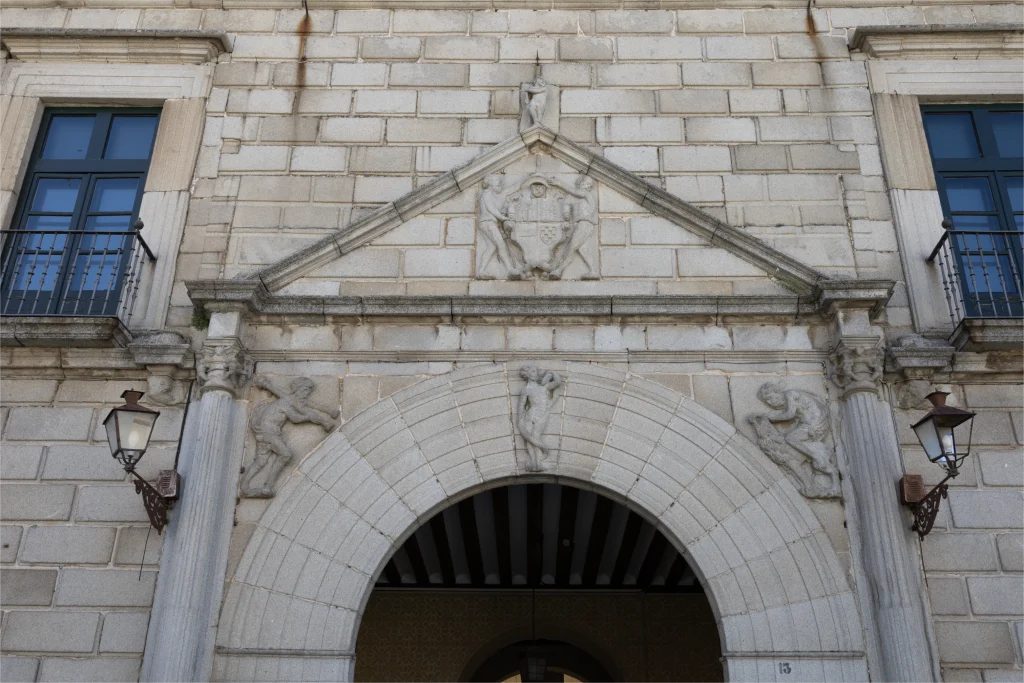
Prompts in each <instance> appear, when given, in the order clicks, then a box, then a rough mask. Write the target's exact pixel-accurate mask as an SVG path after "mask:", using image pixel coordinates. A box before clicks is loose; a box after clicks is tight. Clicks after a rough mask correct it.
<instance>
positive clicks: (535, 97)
mask: <svg viewBox="0 0 1024 683" xmlns="http://www.w3.org/2000/svg"><path fill="white" fill-rule="evenodd" d="M547 105H548V84H547V81H545V80H544V79H543V78H542V77H541V76H537V78H535V79H534V81H533V83H527V84H526V85H525V87H524V88H523V108H524V109H525V110H526V114H527V117H528V121H529V125H531V126H535V125H537V124H538V123H543V122H544V110H545V109H546V108H547Z"/></svg>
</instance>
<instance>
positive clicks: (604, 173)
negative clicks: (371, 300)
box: [243, 125, 829, 295]
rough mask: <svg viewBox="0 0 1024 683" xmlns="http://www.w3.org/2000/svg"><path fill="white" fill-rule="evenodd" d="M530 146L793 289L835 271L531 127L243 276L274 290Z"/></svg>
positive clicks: (806, 287)
mask: <svg viewBox="0 0 1024 683" xmlns="http://www.w3.org/2000/svg"><path fill="white" fill-rule="evenodd" d="M531 153H546V154H550V155H551V156H553V157H554V158H555V159H558V160H559V161H561V162H563V163H565V164H566V165H567V166H570V167H571V168H573V169H575V170H576V171H577V172H578V173H580V174H582V175H585V176H589V177H591V178H593V179H594V180H595V181H596V182H598V183H599V184H603V185H605V186H607V187H608V188H610V189H612V190H614V191H615V192H618V193H619V194H621V195H623V196H624V197H626V198H628V199H630V200H631V201H633V202H635V203H636V204H638V205H640V206H642V207H644V208H645V209H647V210H648V211H650V212H651V213H652V214H654V215H656V216H659V217H661V218H664V219H666V220H668V221H669V222H671V223H674V224H676V225H678V226H680V228H681V229H684V230H688V231H689V232H692V233H694V234H696V235H698V236H700V237H702V238H704V239H706V240H707V241H708V245H709V246H711V247H719V248H722V249H724V250H726V251H728V252H730V253H732V254H733V255H735V256H737V257H739V258H741V259H743V260H745V261H747V262H748V263H751V264H753V265H755V266H757V267H758V268H760V269H761V270H763V271H764V272H765V273H766V275H767V276H768V277H770V278H772V279H773V280H776V281H778V282H779V283H781V284H782V285H783V286H785V287H786V288H787V289H789V290H791V291H793V292H795V293H797V294H804V295H810V294H812V293H813V292H814V291H815V290H816V287H817V285H818V284H819V283H821V282H823V281H825V280H828V279H829V278H828V277H827V276H826V275H824V274H822V273H820V272H819V271H817V270H815V269H814V268H811V267H809V266H807V265H805V264H803V263H801V262H800V261H798V260H796V259H794V258H792V257H790V256H787V255H786V254H783V253H782V252H780V251H778V250H776V249H774V248H772V247H770V246H769V245H768V244H766V243H764V242H762V241H761V240H759V239H757V238H756V237H752V236H750V235H748V234H747V233H745V232H743V231H742V230H739V229H737V228H734V227H732V226H730V225H728V224H726V223H724V222H722V221H720V220H718V219H717V218H715V217H713V216H711V215H709V214H707V213H705V212H704V211H702V210H700V209H699V208H697V207H695V206H693V205H692V204H689V203H687V202H685V201H683V200H682V199H680V198H679V197H677V196H675V195H673V194H671V193H670V192H666V191H665V190H663V189H661V188H660V187H657V186H655V185H652V184H651V183H649V182H647V181H646V180H644V179H643V178H641V177H639V176H637V175H636V174H634V173H631V172H629V171H627V170H626V169H624V168H622V167H621V166H618V165H617V164H614V163H612V162H610V161H608V160H607V159H605V158H604V157H601V156H598V155H596V154H594V153H593V152H591V151H589V150H587V149H586V148H584V147H582V146H580V145H577V144H576V143H574V142H571V141H569V140H567V139H566V138H564V137H562V136H560V135H557V134H556V133H554V132H553V131H551V130H549V129H548V128H545V127H544V126H540V125H537V126H533V127H532V128H528V129H527V130H525V131H523V132H522V133H520V134H519V135H516V136H514V137H512V138H510V139H508V140H506V141H504V142H502V143H500V144H498V145H495V146H494V147H492V148H490V149H488V150H487V151H486V152H483V153H482V154H480V155H478V156H476V157H475V158H473V159H472V160H470V161H469V162H468V163H466V164H464V165H462V166H459V167H457V168H455V169H453V170H451V171H448V172H447V173H444V174H442V175H440V176H438V177H437V178H435V179H434V180H432V181H431V182H429V183H427V184H426V185H424V186H422V187H420V188H417V189H415V190H413V191H411V192H409V193H408V194H406V195H405V196H403V197H401V198H400V199H397V200H395V201H394V202H391V203H389V204H385V205H383V206H381V207H379V208H378V209H376V210H375V211H373V212H371V213H369V214H367V215H366V216H364V217H363V218H361V219H359V220H357V221H355V222H353V223H350V224H349V225H347V226H345V227H344V228H341V229H340V230H338V231H336V232H334V233H332V234H331V235H328V236H327V237H324V238H323V239H320V240H318V241H317V242H314V243H313V244H311V245H310V246H308V247H306V248H304V249H301V250H299V251H298V252H296V253H294V254H292V255H290V256H287V257H285V258H284V259H282V260H280V261H278V262H277V263H275V264H273V265H271V266H268V267H267V268H264V269H262V270H260V271H257V272H255V273H253V274H252V275H249V276H247V277H245V278H243V279H252V280H259V281H261V282H262V283H263V285H264V286H265V287H266V289H267V291H270V292H274V291H277V290H280V289H281V288H283V287H285V286H287V285H288V284H290V283H292V282H294V281H295V280H297V279H299V278H301V277H302V276H304V275H306V274H308V273H311V272H312V271H314V270H315V269H317V268H319V267H320V266H323V265H325V264H327V263H329V262H331V261H333V260H334V259H337V258H340V257H341V256H344V255H345V254H348V253H350V252H352V251H354V250H355V249H358V248H359V247H362V246H364V245H366V244H368V243H370V242H371V241H373V240H374V239H376V238H377V237H380V236H381V235H383V234H384V233H386V232H388V231H389V230H392V229H394V228H397V227H398V226H399V225H401V224H402V223H404V222H406V221H408V220H410V219H412V218H414V217H416V216H417V215H419V214H420V213H423V212H424V211H426V210H428V209H430V208H432V207H434V206H437V205H438V204H440V203H441V202H443V201H445V200H447V199H450V198H452V197H454V196H455V195H456V194H458V193H460V192H462V191H464V190H467V189H469V188H470V187H472V186H474V185H475V184H476V183H478V182H480V180H482V179H483V178H484V176H486V175H488V174H490V173H494V172H496V171H500V170H502V169H504V168H506V167H507V166H509V165H510V164H512V163H513V162H515V161H517V160H519V159H522V158H523V157H525V156H527V155H528V154H531Z"/></svg>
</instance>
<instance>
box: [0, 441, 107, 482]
mask: <svg viewBox="0 0 1024 683" xmlns="http://www.w3.org/2000/svg"><path fill="white" fill-rule="evenodd" d="M0 449H3V458H0V477H2V478H3V479H5V480H7V479H35V478H36V477H37V476H38V475H39V462H40V460H42V457H43V447H42V446H36V445H34V444H15V443H10V442H6V443H4V444H3V445H2V446H0ZM107 452H108V453H109V452H110V451H109V450H108V451H107Z"/></svg>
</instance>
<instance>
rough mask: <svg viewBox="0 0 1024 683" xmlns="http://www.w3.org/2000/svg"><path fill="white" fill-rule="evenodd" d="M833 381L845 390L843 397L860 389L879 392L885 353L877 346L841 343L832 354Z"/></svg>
mask: <svg viewBox="0 0 1024 683" xmlns="http://www.w3.org/2000/svg"><path fill="white" fill-rule="evenodd" d="M831 361H832V371H831V377H832V381H833V382H835V384H836V386H837V387H839V388H840V389H842V390H843V397H844V398H845V397H847V396H849V395H851V394H855V393H857V392H860V391H870V392H874V393H876V394H877V393H878V389H879V387H880V386H881V383H882V370H883V368H884V367H885V354H884V352H883V351H882V349H881V348H879V347H877V346H866V345H856V346H854V345H847V344H845V343H843V342H840V343H839V346H837V347H836V349H835V351H834V352H833V353H832V356H831Z"/></svg>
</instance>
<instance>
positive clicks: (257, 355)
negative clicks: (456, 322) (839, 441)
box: [247, 349, 828, 365]
mask: <svg viewBox="0 0 1024 683" xmlns="http://www.w3.org/2000/svg"><path fill="white" fill-rule="evenodd" d="M247 353H248V354H249V355H250V356H251V357H252V359H253V360H254V361H256V362H257V363H261V362H262V363H275V362H294V361H296V360H304V361H313V362H325V363H331V362H338V363H341V362H355V363H435V362H436V363H447V362H453V363H454V362H460V363H471V362H472V363H476V362H482V363H487V362H492V363H501V362H505V361H514V360H523V359H533V360H561V361H579V362H581V363H733V364H738V365H741V364H752V363H759V364H764V363H786V362H793V363H820V362H822V361H824V360H827V358H828V353H827V352H825V351H814V350H794V351H786V350H769V351H760V350H757V351H733V350H725V349H721V350H714V351H537V350H523V351H461V350H453V351H420V350H414V349H410V350H408V351H341V350H338V351H307V350H303V351H287V350H274V349H250V350H248V351H247Z"/></svg>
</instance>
